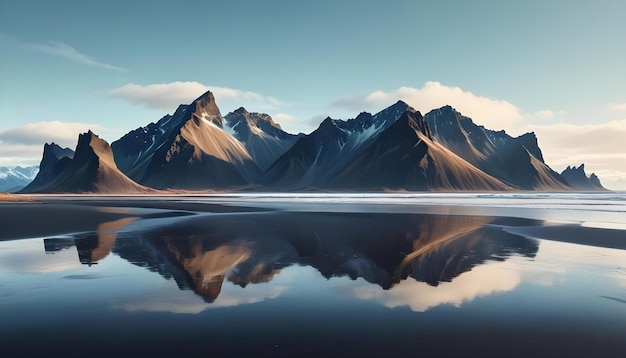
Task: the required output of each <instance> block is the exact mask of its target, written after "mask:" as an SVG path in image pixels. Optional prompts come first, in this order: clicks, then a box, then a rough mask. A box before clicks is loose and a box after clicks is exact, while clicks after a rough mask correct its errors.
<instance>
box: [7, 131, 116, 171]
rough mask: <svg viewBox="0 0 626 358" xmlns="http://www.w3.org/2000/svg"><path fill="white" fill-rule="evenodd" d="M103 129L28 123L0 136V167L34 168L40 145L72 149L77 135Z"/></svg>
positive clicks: (41, 146)
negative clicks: (45, 144)
mask: <svg viewBox="0 0 626 358" xmlns="http://www.w3.org/2000/svg"><path fill="white" fill-rule="evenodd" d="M90 129H91V130H92V131H94V132H96V133H102V132H107V129H105V128H103V127H102V126H100V125H98V124H93V123H76V122H73V123H66V122H60V121H48V122H37V123H28V124H25V125H23V126H21V127H16V128H11V129H8V130H5V131H1V132H0V165H3V166H14V165H34V164H38V163H39V161H40V160H41V154H42V152H43V145H44V143H51V142H54V143H57V144H58V145H60V146H62V147H69V148H71V149H74V147H75V146H76V143H77V141H78V135H79V134H80V133H84V132H87V131H88V130H90Z"/></svg>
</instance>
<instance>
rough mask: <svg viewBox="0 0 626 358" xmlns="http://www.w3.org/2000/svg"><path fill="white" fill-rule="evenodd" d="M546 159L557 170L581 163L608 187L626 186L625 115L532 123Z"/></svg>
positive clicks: (528, 128)
mask: <svg viewBox="0 0 626 358" xmlns="http://www.w3.org/2000/svg"><path fill="white" fill-rule="evenodd" d="M525 129H527V130H529V131H531V130H532V131H534V132H535V134H536V135H537V138H538V141H539V146H540V147H541V150H542V152H543V155H544V159H545V161H546V163H548V164H549V165H550V166H552V167H553V168H554V169H555V170H558V171H561V170H563V169H564V168H565V167H567V166H568V165H580V164H581V163H584V164H585V171H587V175H589V174H591V172H595V173H596V174H597V175H598V177H599V178H600V180H601V181H602V183H603V185H605V186H607V187H608V188H609V189H626V145H624V138H626V119H624V120H619V121H610V122H605V123H597V124H581V125H579V124H569V123H556V124H552V125H532V126H527V127H525Z"/></svg>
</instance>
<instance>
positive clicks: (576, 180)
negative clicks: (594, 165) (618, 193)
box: [561, 164, 607, 191]
mask: <svg viewBox="0 0 626 358" xmlns="http://www.w3.org/2000/svg"><path fill="white" fill-rule="evenodd" d="M561 176H563V178H564V179H565V180H567V182H568V183H569V185H571V186H573V187H574V188H576V189H579V190H585V191H606V190H607V189H606V188H605V187H603V186H602V184H601V183H600V179H598V177H597V176H596V174H595V173H591V175H590V176H587V174H586V173H585V164H581V165H580V166H579V167H578V168H576V167H575V166H574V167H570V166H568V167H567V168H565V170H563V172H562V173H561Z"/></svg>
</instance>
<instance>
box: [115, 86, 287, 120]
mask: <svg viewBox="0 0 626 358" xmlns="http://www.w3.org/2000/svg"><path fill="white" fill-rule="evenodd" d="M209 90H210V91H211V92H212V93H213V95H214V96H215V100H216V101H217V102H218V106H219V107H220V109H222V108H225V109H227V111H230V110H234V109H236V108H238V107H241V106H244V107H246V109H248V110H250V111H263V110H265V111H267V110H275V109H277V108H280V107H283V106H285V103H284V102H282V101H280V100H278V99H276V98H274V97H271V96H265V95H262V94H260V93H257V92H251V91H243V90H239V89H235V88H228V87H219V86H209V85H205V84H202V83H199V82H181V81H177V82H170V83H156V84H149V85H145V86H143V85H138V84H134V83H129V84H127V85H125V86H123V87H119V88H116V89H114V90H112V91H110V92H109V95H110V96H112V97H117V98H121V99H124V100H128V101H131V102H133V103H136V104H139V105H143V106H146V107H148V108H153V109H159V110H165V111H173V110H174V109H176V107H177V106H178V105H179V104H187V103H190V102H191V101H193V100H194V99H196V98H197V97H199V96H200V95H202V94H203V93H204V92H206V91H209ZM224 112H225V113H226V111H224Z"/></svg>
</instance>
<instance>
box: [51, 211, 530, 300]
mask: <svg viewBox="0 0 626 358" xmlns="http://www.w3.org/2000/svg"><path fill="white" fill-rule="evenodd" d="M511 220H514V221H519V222H512V221H511ZM532 224H536V223H534V222H530V220H526V219H506V218H492V217H478V216H476V217H474V216H444V215H417V214H380V213H377V214H348V213H332V214H330V213H294V212H267V213H249V214H237V215H228V216H224V215H219V216H211V215H208V216H204V215H203V216H194V217H191V218H188V219H183V220H181V221H179V222H177V223H175V224H173V225H170V226H167V227H164V228H160V229H158V230H151V231H146V232H138V233H124V234H123V235H125V236H126V235H128V237H123V238H118V240H115V233H111V232H112V230H108V231H106V230H104V232H105V234H103V233H100V235H98V240H96V241H94V239H95V238H94V237H87V238H83V239H81V238H79V239H76V245H77V247H78V248H79V256H80V258H81V262H83V263H93V262H97V260H99V259H101V258H102V257H104V256H106V254H108V252H109V251H110V250H111V248H112V250H113V252H115V253H116V254H118V255H119V256H120V257H122V258H124V259H126V260H127V261H129V262H131V263H133V264H135V265H137V266H141V267H146V268H148V269H149V270H151V271H153V272H158V273H159V274H161V275H162V276H163V277H165V278H167V279H171V278H173V279H174V280H175V281H176V282H177V284H178V286H179V287H180V288H181V289H192V290H194V292H196V293H197V294H198V295H200V296H202V297H203V298H204V299H205V300H206V301H207V302H213V301H214V300H215V299H216V298H217V297H218V295H219V293H220V291H221V287H222V283H223V281H224V280H225V279H227V280H229V281H230V282H232V283H234V284H237V285H239V286H241V287H245V286H246V285H248V284H252V283H261V282H269V281H271V280H272V278H273V277H274V275H276V274H278V273H279V272H280V270H281V269H282V268H284V267H287V266H289V265H292V264H302V265H309V266H312V267H314V268H316V269H317V270H318V271H319V272H320V273H321V274H322V275H323V276H325V277H327V278H329V277H333V276H349V277H351V278H352V279H356V278H358V277H361V278H363V279H365V280H366V281H368V282H370V283H373V284H377V285H379V286H381V287H382V288H384V289H388V288H390V287H392V286H393V285H394V284H397V283H399V282H400V281H401V280H404V279H406V278H407V277H409V276H411V277H413V278H414V279H416V280H418V281H423V282H427V283H428V284H430V285H432V286H437V285H438V284H439V283H440V282H444V281H452V280H453V279H454V278H455V277H457V276H458V275H460V274H461V273H463V272H466V271H469V270H471V269H472V268H473V267H475V266H477V265H480V264H482V263H484V262H486V261H487V260H505V259H506V258H507V257H509V256H510V255H514V254H518V255H524V256H527V257H534V255H535V254H536V252H537V249H538V243H537V242H536V241H534V240H529V239H526V238H523V237H520V236H516V235H513V234H509V233H506V232H504V231H502V230H501V229H500V228H498V227H497V225H532ZM114 226H115V225H113V226H112V227H114ZM59 240H63V239H59ZM92 241H93V242H92ZM64 247H67V245H66V243H64V242H61V241H59V242H57V243H55V242H53V241H51V240H46V250H47V251H49V250H51V251H52V250H55V249H56V250H58V249H60V248H64ZM89 248H91V249H89ZM81 252H82V253H81Z"/></svg>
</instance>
